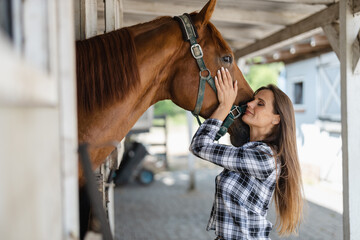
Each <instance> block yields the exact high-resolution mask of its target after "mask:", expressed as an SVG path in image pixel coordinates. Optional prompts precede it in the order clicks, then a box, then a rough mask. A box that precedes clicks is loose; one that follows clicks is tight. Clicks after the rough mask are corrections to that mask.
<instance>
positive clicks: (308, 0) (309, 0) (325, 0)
mask: <svg viewBox="0 0 360 240" xmlns="http://www.w3.org/2000/svg"><path fill="white" fill-rule="evenodd" d="M264 1H269V2H284V3H303V4H312V5H317V4H327V5H328V4H333V3H336V2H339V0H315V1H314V0H264Z"/></svg>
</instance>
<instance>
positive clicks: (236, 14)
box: [124, 0, 306, 25]
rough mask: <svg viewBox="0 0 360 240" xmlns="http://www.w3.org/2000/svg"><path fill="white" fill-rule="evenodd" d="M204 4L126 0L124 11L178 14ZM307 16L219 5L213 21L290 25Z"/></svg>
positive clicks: (197, 8)
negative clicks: (192, 4)
mask: <svg viewBox="0 0 360 240" xmlns="http://www.w3.org/2000/svg"><path fill="white" fill-rule="evenodd" d="M202 7H203V5H202V4H201V5H200V4H199V5H198V7H195V6H189V5H184V4H182V5H181V4H179V3H172V4H169V3H163V2H148V1H139V0H137V1H125V2H124V12H126V13H136V14H142V15H143V14H151V15H156V16H164V15H169V16H176V15H180V14H182V13H191V12H194V11H199V10H201V8H202ZM304 17H306V15H305V14H301V13H296V11H294V12H289V11H278V12H268V11H256V10H254V11H251V10H242V9H240V8H220V7H217V8H216V9H215V11H214V13H213V15H212V17H211V19H212V21H222V22H231V23H248V24H259V25H289V24H293V23H294V22H296V21H299V20H300V19H302V18H304Z"/></svg>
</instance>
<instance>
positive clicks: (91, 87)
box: [76, 28, 140, 112]
mask: <svg viewBox="0 0 360 240" xmlns="http://www.w3.org/2000/svg"><path fill="white" fill-rule="evenodd" d="M76 74H77V101H78V108H80V110H83V111H85V112H90V111H92V110H94V109H102V108H104V107H105V106H106V105H107V104H108V103H111V102H114V101H116V100H121V99H123V98H124V97H125V95H126V94H127V93H128V92H129V91H131V90H132V89H134V88H135V87H136V85H137V84H139V82H140V74H139V69H138V63H137V59H136V49H135V45H134V39H133V37H132V35H131V33H130V31H129V29H128V28H122V29H120V30H116V31H113V32H110V33H106V34H103V35H99V36H96V37H93V38H89V39H86V40H82V41H77V42H76Z"/></svg>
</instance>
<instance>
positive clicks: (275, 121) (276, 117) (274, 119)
mask: <svg viewBox="0 0 360 240" xmlns="http://www.w3.org/2000/svg"><path fill="white" fill-rule="evenodd" d="M271 123H272V124H274V125H277V124H279V123H280V115H279V114H274V117H273V120H272V122H271Z"/></svg>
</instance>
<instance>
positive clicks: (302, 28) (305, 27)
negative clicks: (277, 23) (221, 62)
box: [235, 3, 339, 58]
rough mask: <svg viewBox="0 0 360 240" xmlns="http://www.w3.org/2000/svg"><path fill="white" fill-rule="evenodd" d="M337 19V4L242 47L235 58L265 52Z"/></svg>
mask: <svg viewBox="0 0 360 240" xmlns="http://www.w3.org/2000/svg"><path fill="white" fill-rule="evenodd" d="M338 18H339V3H335V4H333V5H331V6H330V7H328V8H326V9H325V10H322V11H320V12H318V13H316V14H313V15H311V16H310V17H308V18H306V19H304V20H301V21H300V22H297V23H295V24H293V25H291V26H289V27H286V28H284V29H283V30H280V31H278V32H276V33H274V34H272V35H270V36H269V37H266V38H264V39H262V40H260V41H257V42H255V43H254V44H251V45H249V46H246V47H244V48H243V49H240V50H237V51H236V52H235V58H240V57H245V56H248V55H250V54H251V55H253V56H254V55H256V54H257V52H258V51H260V50H261V51H262V52H265V51H266V49H267V48H269V47H271V46H272V45H275V44H280V43H281V42H283V41H285V42H287V44H288V42H291V40H292V38H294V37H296V36H298V35H301V34H305V35H306V33H308V32H310V31H312V30H314V29H317V28H319V27H322V26H325V25H328V24H330V23H332V22H334V21H336V20H337V19H338Z"/></svg>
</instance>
